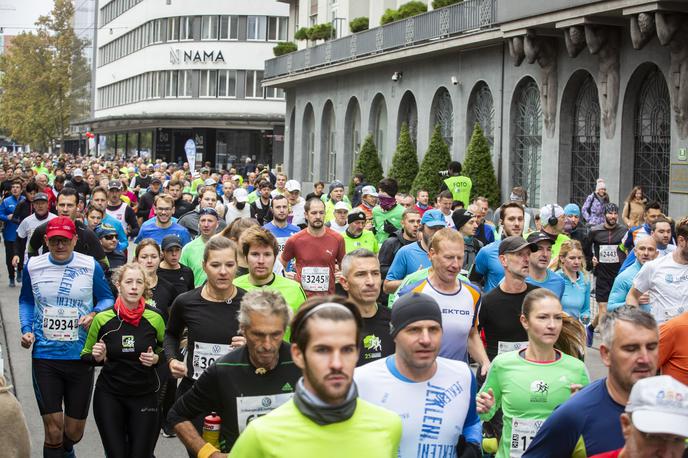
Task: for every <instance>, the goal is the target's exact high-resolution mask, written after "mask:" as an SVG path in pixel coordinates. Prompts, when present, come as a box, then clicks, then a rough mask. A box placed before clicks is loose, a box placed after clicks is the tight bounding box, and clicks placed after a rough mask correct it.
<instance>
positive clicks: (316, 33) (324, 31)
mask: <svg viewBox="0 0 688 458" xmlns="http://www.w3.org/2000/svg"><path fill="white" fill-rule="evenodd" d="M333 36H334V27H332V24H331V23H329V22H326V23H325V24H316V25H314V26H313V27H311V32H310V34H309V39H310V40H312V41H315V40H329V39H330V38H332V37H333Z"/></svg>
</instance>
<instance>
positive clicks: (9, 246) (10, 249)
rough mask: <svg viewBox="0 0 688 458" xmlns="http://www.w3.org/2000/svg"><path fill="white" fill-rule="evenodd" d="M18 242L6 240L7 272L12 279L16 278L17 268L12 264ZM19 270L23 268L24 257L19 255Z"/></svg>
mask: <svg viewBox="0 0 688 458" xmlns="http://www.w3.org/2000/svg"><path fill="white" fill-rule="evenodd" d="M15 243H16V242H8V241H7V240H5V264H7V273H8V274H9V275H10V280H14V274H15V269H14V266H13V265H12V258H13V257H14V244H15ZM16 270H17V271H19V272H21V270H22V259H21V256H20V257H19V264H18V265H17V269H16Z"/></svg>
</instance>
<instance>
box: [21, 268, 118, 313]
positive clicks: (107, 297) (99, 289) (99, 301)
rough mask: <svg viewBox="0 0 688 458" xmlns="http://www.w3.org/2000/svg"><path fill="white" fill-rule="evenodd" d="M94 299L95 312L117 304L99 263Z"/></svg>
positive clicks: (95, 273) (95, 277)
mask: <svg viewBox="0 0 688 458" xmlns="http://www.w3.org/2000/svg"><path fill="white" fill-rule="evenodd" d="M22 288H23V285H22ZM93 297H94V298H95V300H96V304H95V307H94V308H93V311H94V312H102V311H103V310H105V309H108V308H110V307H112V306H113V305H114V304H115V298H114V297H113V296H112V290H111V289H110V285H108V282H107V280H106V279H105V273H104V272H103V268H102V267H100V264H99V263H97V262H96V263H95V269H94V270H93Z"/></svg>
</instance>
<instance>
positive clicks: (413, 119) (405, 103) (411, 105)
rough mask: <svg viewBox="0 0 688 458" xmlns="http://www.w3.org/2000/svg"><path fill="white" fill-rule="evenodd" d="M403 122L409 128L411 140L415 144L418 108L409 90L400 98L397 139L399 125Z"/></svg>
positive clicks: (399, 129)
mask: <svg viewBox="0 0 688 458" xmlns="http://www.w3.org/2000/svg"><path fill="white" fill-rule="evenodd" d="M404 123H406V125H407V126H408V128H409V134H410V135H411V141H412V142H413V144H414V145H416V144H417V142H416V141H417V139H418V108H417V106H416V98H415V97H414V96H413V93H412V92H411V91H406V93H405V94H404V96H403V97H402V98H401V104H400V105H399V116H398V117H397V139H398V138H399V133H400V132H401V125H402V124H404Z"/></svg>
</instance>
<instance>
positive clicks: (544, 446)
mask: <svg viewBox="0 0 688 458" xmlns="http://www.w3.org/2000/svg"><path fill="white" fill-rule="evenodd" d="M574 410H575V409H572V408H566V404H562V405H561V406H559V407H558V408H556V409H554V412H552V415H550V416H549V418H548V419H547V420H545V422H544V423H543V424H542V427H541V428H540V430H539V431H538V433H537V434H536V435H535V437H534V438H533V441H532V442H531V443H530V446H528V450H526V451H525V453H524V454H523V455H522V457H523V458H526V457H528V458H535V457H538V458H540V457H541V458H550V457H552V456H571V455H572V453H573V451H574V450H575V448H576V444H577V443H578V439H579V437H580V431H579V428H580V422H581V421H584V419H585V415H581V414H580V412H574Z"/></svg>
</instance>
